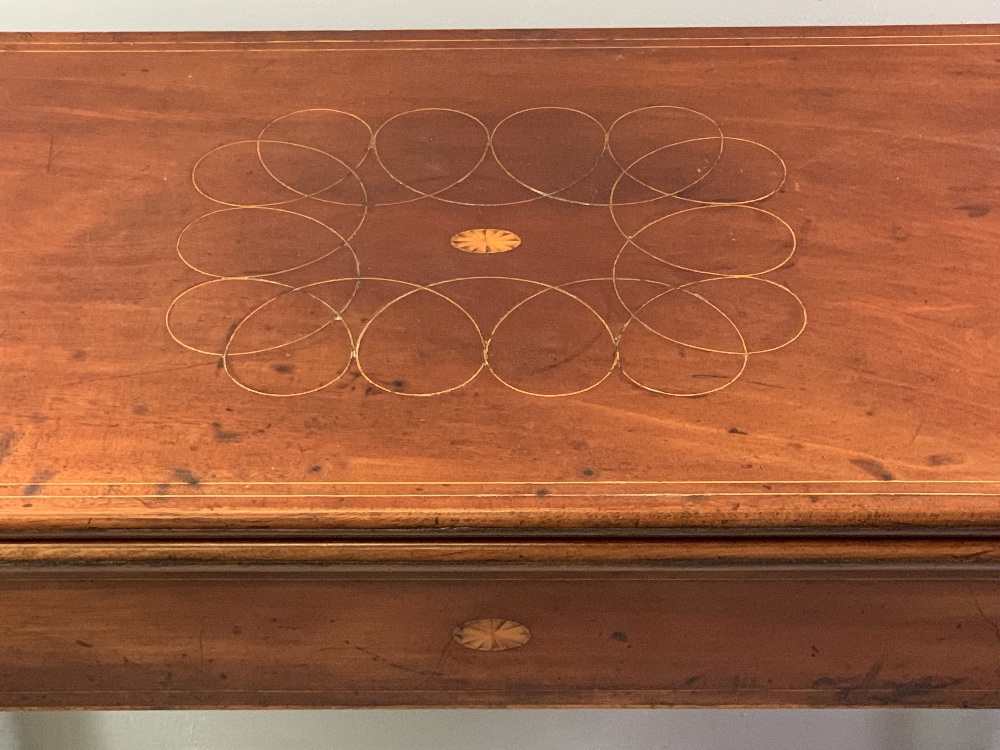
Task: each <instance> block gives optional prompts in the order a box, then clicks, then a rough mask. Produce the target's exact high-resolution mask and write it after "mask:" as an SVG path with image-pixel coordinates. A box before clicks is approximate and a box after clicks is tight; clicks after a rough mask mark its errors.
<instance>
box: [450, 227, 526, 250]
mask: <svg viewBox="0 0 1000 750" xmlns="http://www.w3.org/2000/svg"><path fill="white" fill-rule="evenodd" d="M520 244H521V238H520V237H518V236H517V235H516V234H514V233H513V232H508V231H507V230H506V229H466V230H465V231H464V232H459V233H458V234H456V235H455V236H454V237H452V238H451V246H452V247H454V248H455V249H457V250H461V251H462V252H465V253H505V252H507V251H508V250H513V249H514V248H515V247H517V246H518V245H520Z"/></svg>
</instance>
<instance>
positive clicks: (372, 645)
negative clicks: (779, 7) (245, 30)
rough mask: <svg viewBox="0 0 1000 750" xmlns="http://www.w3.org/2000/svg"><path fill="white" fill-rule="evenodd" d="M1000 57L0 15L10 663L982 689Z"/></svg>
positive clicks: (231, 681)
mask: <svg viewBox="0 0 1000 750" xmlns="http://www.w3.org/2000/svg"><path fill="white" fill-rule="evenodd" d="M998 66H1000V27H987V26H969V27H910V28H857V29H771V30H768V29H763V30H761V29H758V30H753V31H748V30H740V29H727V30H716V29H712V30H693V29H692V30H673V31H664V30H625V31H608V30H565V31H557V32H548V31H546V32H526V31H518V32H508V31H505V32H414V33H406V34H401V33H399V32H380V33H329V34H325V33H324V34H315V33H281V34H259V33H254V34H113V35H102V34H83V35H79V34H62V35H33V34H24V35H17V34H5V35H0V106H2V108H3V112H4V115H3V117H2V118H0V147H2V149H3V150H2V153H3V154H4V157H3V159H0V238H2V243H0V359H2V362H3V366H2V367H0V612H2V615H3V616H2V617H0V706H3V707H36V708H38V707H63V708H67V707H94V708H125V707H205V706H217V707H221V706H247V707H251V706H362V705H364V706H375V705H427V706H430V705H480V706H482V705H811V706H818V705H947V706H964V705H969V706H998V705H1000V699H998V695H1000V693H998V691H1000V681H998V678H997V675H998V674H1000V671H998V670H1000V665H998V664H997V658H996V653H997V643H998V641H1000V635H998V633H1000V630H998V626H997V617H1000V615H998V614H997V612H996V607H995V606H994V601H995V600H996V599H997V594H998V593H1000V592H998V590H997V583H998V580H1000V578H998V570H997V564H998V560H1000V550H998V548H997V542H996V529H997V524H998V523H1000V471H998V469H1000V466H998V462H997V455H998V450H1000V429H998V428H1000V420H998V412H997V405H998V404H1000V379H998V377H997V372H996V361H997V354H998V341H1000V336H998V331H1000V317H998V307H997V304H996V299H995V298H996V289H997V286H998V283H1000V277H998V271H997V265H996V263H995V262H994V255H995V248H996V241H997V236H998V231H997V230H998V225H997V221H998V219H997V217H998V216H1000V212H998V210H997V206H998V205H1000V195H998V188H997V183H996V178H995V175H996V174H997V173H998V172H1000V156H998V150H997V144H998V143H1000V139H998V135H1000V133H998V125H997V117H996V78H997V75H998V73H1000V67H998ZM650 108H652V109H650ZM317 110H324V111H322V112H317ZM331 110H336V111H331ZM296 113H297V114H296ZM462 113H465V114H462ZM626 113H632V114H630V115H627V114H626ZM623 116H624V119H623V120H620V121H619V122H618V125H614V126H613V123H615V122H616V120H618V118H621V117H623ZM359 118H360V119H359ZM366 124H367V125H366ZM366 127H369V128H371V132H370V133H369V132H368V130H366ZM720 132H721V133H723V134H724V135H722V136H720ZM488 133H492V135H491V136H489V138H487V134H488ZM490 141H491V142H492V145H493V151H490V150H489V149H488V148H486V146H487V145H488V143H489V142H490ZM606 143H607V144H608V145H607V147H605V144H606ZM372 144H374V147H372ZM480 155H482V157H483V160H482V162H481V164H479V165H478V166H476V160H477V159H478V158H479V156H480ZM595 155H596V158H593V161H592V163H591V161H589V160H590V159H591V158H592V157H595ZM612 157H615V158H612ZM616 159H617V162H616ZM501 165H502V166H501ZM473 166H475V167H476V169H475V170H474V171H473V170H472V167H473ZM623 167H628V168H629V170H628V173H627V174H626V173H625V172H623V169H622V168H623ZM505 170H506V171H505ZM400 182H402V183H406V184H408V185H410V186H411V188H416V189H417V190H419V191H420V193H417V192H414V190H412V189H408V188H406V187H404V186H403V185H401V184H400ZM453 183H454V184H453ZM525 184H527V185H528V186H530V187H525ZM650 186H653V187H650ZM654 188H658V190H659V192H656V190H655V189H654ZM421 194H428V195H427V196H425V197H421ZM528 199H531V200H528ZM220 201H222V202H220ZM503 202H513V203H511V204H510V205H504V206H497V205H486V204H495V203H503ZM227 203H233V204H240V205H241V206H242V207H236V206H230V205H226V204H227ZM607 203H615V205H616V206H617V208H615V211H612V210H611V208H610V207H609V206H607V205H604V204H607ZM249 204H252V205H249ZM265 204H266V205H265ZM592 204H597V205H592ZM362 214H363V217H362ZM362 218H363V220H361V219H362ZM612 219H615V220H616V221H617V226H616V221H613V220H612ZM356 225H358V228H357V231H356V232H355V226H356ZM646 225H648V227H647V228H646V229H644V230H642V231H639V230H640V228H642V227H644V226H646ZM338 232H339V233H340V234H338ZM344 237H349V238H350V247H351V249H352V250H353V252H354V253H355V255H356V257H357V264H355V262H354V260H353V258H352V257H351V255H350V253H349V252H348V251H347V249H346V247H343V246H342V244H343V239H344ZM630 242H631V243H632V244H629V243H630ZM636 245H638V246H642V247H644V248H645V249H646V250H647V251H648V252H649V253H650V254H643V252H642V251H641V250H640V249H638V248H637V247H635V246H636ZM616 258H618V262H617V263H616ZM665 261H666V262H665ZM211 274H215V275H214V276H213V275H211ZM264 274H266V275H264ZM483 277H485V278H483ZM338 279H339V280H338ZM581 279H596V280H594V281H585V282H581V281H580V280H581ZM616 283H617V285H618V286H617V287H616ZM406 292H412V293H411V294H409V295H407V294H406ZM539 292H540V293H541V296H539V297H532V296H531V295H532V294H536V293H539ZM802 310H805V311H806V313H807V319H806V318H805V317H803V313H802ZM644 325H646V326H648V328H644V327H643V326H644ZM477 326H478V329H477ZM605 326H606V327H605ZM477 330H478V332H477ZM657 332H658V333H657ZM198 350H200V351H198ZM744 350H745V351H744ZM734 352H735V353H734ZM744 362H745V367H744ZM605 374H606V375H607V378H606V379H604V380H603V381H601V382H600V384H599V385H595V383H596V381H597V380H599V379H600V378H602V377H603V376H604V375H605ZM338 375H339V376H340V377H339V378H334V376H338ZM473 375H475V377H472V376H473ZM494 375H495V377H494ZM328 380H330V381H333V382H330V383H327V381H328ZM465 381H468V382H465ZM730 381H731V382H730ZM240 383H242V386H243V387H241V385H240ZM590 385H595V387H593V388H590V389H588V387H589V386H590ZM298 391H309V392H308V393H303V394H302V395H298V396H294V397H278V396H275V395H273V394H283V395H285V396H287V395H288V394H290V393H293V392H298ZM265 392H269V393H271V394H272V395H265ZM420 393H422V394H425V395H424V396H423V397H419V398H418V397H413V396H414V395H415V394H420ZM556 393H568V394H570V395H565V396H562V397H549V396H551V395H553V394H556ZM678 393H681V394H685V395H676V394H678ZM699 393H700V394H702V395H698V396H697V397H691V396H692V395H693V394H699ZM538 394H543V395H538ZM670 394H674V395H670ZM494 618H496V619H503V620H507V619H509V620H511V621H513V622H515V623H519V624H521V625H524V626H526V627H527V628H528V630H529V631H530V633H531V637H530V640H529V641H528V642H527V643H525V644H524V645H521V646H520V647H518V648H512V649H509V650H507V651H502V652H500V651H498V652H486V651H482V652H479V651H473V650H470V649H467V648H463V647H462V646H461V645H459V644H458V643H457V642H455V641H454V640H453V638H454V633H455V629H456V628H457V627H459V626H461V625H462V624H463V623H467V622H469V621H471V620H475V619H487V620H488V619H494ZM512 632H520V631H516V628H515V630H514V631H512Z"/></svg>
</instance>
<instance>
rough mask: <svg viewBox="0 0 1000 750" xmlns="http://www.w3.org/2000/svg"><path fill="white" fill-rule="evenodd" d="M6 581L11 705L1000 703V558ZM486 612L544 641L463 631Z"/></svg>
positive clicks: (5, 670)
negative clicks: (874, 569) (909, 564)
mask: <svg viewBox="0 0 1000 750" xmlns="http://www.w3.org/2000/svg"><path fill="white" fill-rule="evenodd" d="M0 596H2V598H3V602H4V605H5V611H6V612H7V614H5V617H4V618H3V620H2V621H0V635H2V636H3V637H2V638H0V659H2V661H0V704H2V705H4V706H5V707H11V708H14V707H48V708H53V707H55V708H58V707H63V708H67V707H76V708H78V707H88V708H102V709H115V708H126V707H139V708H204V707H217V708H220V707H246V708H252V707H292V706H298V707H323V706H327V707H330V706H344V707H359V706H472V707H477V706H478V707H487V706H497V707H499V706H573V705H575V706H584V705H589V706H597V705H600V706H670V705H689V706H841V707H845V706H910V707H917V706H952V707H965V706H972V707H982V706H993V707H995V706H996V705H997V704H998V688H1000V685H998V683H997V677H996V675H997V669H998V667H1000V664H998V660H997V653H998V652H997V622H998V618H1000V605H998V601H1000V580H998V577H997V576H996V574H995V573H994V574H993V575H987V576H983V575H982V574H979V573H975V572H965V573H960V572H951V573H947V574H942V573H937V574H933V575H931V574H927V573H912V572H907V571H898V572H896V573H895V574H893V575H891V576H889V575H886V574H885V573H881V574H878V575H873V574H872V573H871V572H864V571H852V572H850V573H849V574H845V573H844V572H840V573H834V572H831V571H830V570H818V571H812V572H802V571H783V572H780V571H775V570H771V571H750V570H743V571H732V570H729V571H719V570H716V571H706V570H683V569H670V568H665V569H662V570H659V571H654V570H647V571H646V572H645V573H642V572H633V573H630V574H622V573H621V572H618V573H614V574H602V573H600V572H598V571H591V572H587V573H581V572H555V571H550V572H548V573H543V572H538V571H531V570H524V569H519V568H507V569H506V570H505V569H502V568H501V569H496V568H494V569H485V570H484V569H479V570H475V571H471V572H466V573H463V572H462V571H461V569H460V568H458V567H456V566H455V565H454V564H452V566H451V568H450V569H449V570H447V571H442V570H438V571H436V572H428V571H424V572H412V571H409V572H408V571H394V572H388V571H387V572H383V573H382V574H375V573H371V572H369V573H363V572H360V573H359V572H355V573H353V574H352V573H347V572H342V573H337V572H335V571H332V570H331V569H329V568H327V569H325V570H323V571H320V572H317V571H300V572H298V573H296V574H289V573H286V574H283V575H275V574H274V573H271V574H266V573H259V572H257V573H252V574H248V573H245V572H244V573H240V572H220V571H217V572H215V573H211V574H206V573H197V572H194V573H190V572H189V573H187V574H183V575H182V574H179V573H177V572H174V573H159V574H157V573H155V572H154V573H150V572H146V573H144V574H136V573H128V572H120V573H117V574H114V575H103V576H95V575H94V574H93V573H90V574H82V575H78V576H77V577H74V576H72V575H70V574H68V573H62V574H60V575H58V576H53V575H52V574H44V573H39V574H36V575H33V576H32V575H27V574H22V575H20V576H12V575H5V576H4V577H3V579H2V580H0ZM67 615H70V616H67ZM473 619H502V620H510V621H513V622H514V623H517V624H518V625H523V626H524V627H526V628H527V629H528V630H529V631H530V638H529V639H528V640H527V642H526V643H524V644H523V645H520V646H519V647H516V648H507V649H505V650H496V651H494V650H489V651H487V650H478V649H473V648H468V647H464V646H463V645H462V643H460V642H459V640H457V639H456V632H455V628H456V626H458V625H461V624H463V623H466V622H468V621H470V620H473ZM511 629H513V626H511ZM42 634H44V637H42Z"/></svg>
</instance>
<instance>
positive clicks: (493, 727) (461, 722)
mask: <svg viewBox="0 0 1000 750" xmlns="http://www.w3.org/2000/svg"><path fill="white" fill-rule="evenodd" d="M886 23H892V24H897V23H898V24H906V23H1000V5H998V3H997V2H996V1H995V0H952V1H950V2H948V1H947V0H908V1H906V2H903V1H902V0H895V1H893V0H882V1H881V2H880V1H879V0H767V1H766V2H765V1H763V0H757V1H756V2H755V1H753V0H742V2H736V1H734V0H700V2H696V3H695V2H680V1H679V0H676V1H675V2H668V0H645V1H644V2H637V1H633V2H625V1H624V0H619V1H618V2H617V3H616V2H613V1H612V0H573V1H572V2H569V1H568V0H549V1H548V2H544V1H540V0H426V1H425V2H417V0H346V1H345V0H341V1H336V0H328V1H326V2H323V1H322V0H144V1H142V0H89V2H83V1H82V0H31V1H26V0H0V31H102V30H119V31H126V30H213V29H380V28H381V29H419V28H517V27H558V26H568V27H587V26H590V27H598V26H619V27H621V26H755V25H756V26H767V25H774V26H780V25H808V24H828V25H850V24H886ZM334 748H336V749H337V750H397V749H398V750H425V749H426V750H487V748H489V750H514V749H515V748H516V750H675V749H676V750H876V749H877V750H1000V712H994V711H978V712H961V711H707V710H706V711H410V712H406V711H342V712H329V711H310V712H303V711H282V712H271V711H262V712H253V713H249V712H232V711H218V712H205V711H184V712H181V711H178V712H159V713H138V712H108V713H94V712H80V713H6V714H3V713H0V750H119V749H122V750H320V749H322V750H332V749H334Z"/></svg>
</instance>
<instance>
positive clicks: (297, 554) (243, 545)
mask: <svg viewBox="0 0 1000 750" xmlns="http://www.w3.org/2000/svg"><path fill="white" fill-rule="evenodd" d="M73 568H82V569H88V570H94V569H104V570H110V571H114V570H126V569H132V570H143V571H152V570H160V571H169V570H184V571H196V570H250V569H274V570H290V569H299V570H324V569H326V570H338V571H362V572H364V571H370V572H379V571H393V570H404V569H412V570H435V571H449V570H455V571H459V570H472V569H485V570H490V569H492V570H506V571H535V572H537V571H546V572H557V571H576V572H580V571H595V572H599V571H608V572H612V571H657V570H670V569H677V570H746V571H752V570H776V569H788V570H793V569H802V570H808V569H813V570H817V569H839V570H845V569H853V570H865V569H870V570H892V569H921V570H930V569H933V570H941V571H962V570H980V571H986V570H1000V540H993V539H986V540H984V539H948V538H941V539H899V540H886V539H850V538H845V539H836V538H831V539H744V540H738V539H722V540H718V539H677V540H669V541H663V540H634V541H615V540H595V541H549V540H539V541H527V540H526V541H441V542H423V541H368V542H362V541H341V542H294V541H285V542H282V541H245V542H214V541H208V540H206V541H201V542H197V541H185V542H149V541H117V542H98V541H95V542H5V543H0V571H18V570H20V571H57V570H60V569H73Z"/></svg>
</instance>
